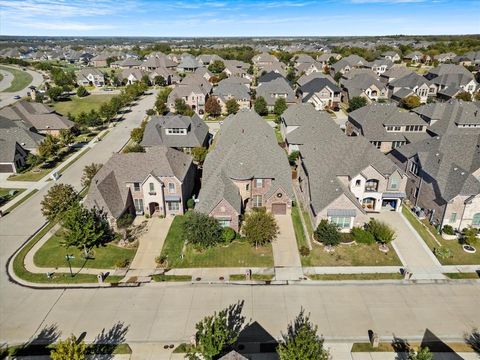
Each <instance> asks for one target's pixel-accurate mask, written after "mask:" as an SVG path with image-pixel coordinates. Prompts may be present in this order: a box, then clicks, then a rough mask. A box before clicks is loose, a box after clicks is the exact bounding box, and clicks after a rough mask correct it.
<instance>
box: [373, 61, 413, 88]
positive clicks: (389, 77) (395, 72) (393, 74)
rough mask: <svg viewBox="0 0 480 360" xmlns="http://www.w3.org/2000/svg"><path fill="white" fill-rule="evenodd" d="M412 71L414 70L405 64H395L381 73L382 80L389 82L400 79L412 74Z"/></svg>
mask: <svg viewBox="0 0 480 360" xmlns="http://www.w3.org/2000/svg"><path fill="white" fill-rule="evenodd" d="M412 72H413V71H412V70H410V69H409V68H407V67H406V66H405V65H401V64H395V65H393V66H392V67H391V68H390V69H388V70H387V71H385V72H384V73H383V74H381V75H380V81H381V82H383V83H386V84H387V83H389V82H391V81H393V80H395V79H399V78H402V77H404V76H406V75H408V74H411V73H412Z"/></svg>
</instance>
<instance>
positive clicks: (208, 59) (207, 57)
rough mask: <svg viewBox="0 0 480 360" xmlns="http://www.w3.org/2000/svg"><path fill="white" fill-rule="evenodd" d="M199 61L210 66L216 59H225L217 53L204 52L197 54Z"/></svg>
mask: <svg viewBox="0 0 480 360" xmlns="http://www.w3.org/2000/svg"><path fill="white" fill-rule="evenodd" d="M197 61H198V62H199V63H200V64H202V65H203V66H208V65H210V64H211V63H213V62H214V61H222V62H223V59H222V58H221V57H220V56H218V55H217V54H203V55H198V56H197Z"/></svg>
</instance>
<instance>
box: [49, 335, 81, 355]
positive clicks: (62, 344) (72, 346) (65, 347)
mask: <svg viewBox="0 0 480 360" xmlns="http://www.w3.org/2000/svg"><path fill="white" fill-rule="evenodd" d="M86 350H87V347H86V345H85V342H84V341H78V339H77V338H76V337H75V335H71V336H70V337H69V338H67V339H65V340H64V341H59V342H58V344H57V345H56V346H55V348H54V349H53V350H52V351H51V352H50V358H51V359H52V360H84V359H85V354H86Z"/></svg>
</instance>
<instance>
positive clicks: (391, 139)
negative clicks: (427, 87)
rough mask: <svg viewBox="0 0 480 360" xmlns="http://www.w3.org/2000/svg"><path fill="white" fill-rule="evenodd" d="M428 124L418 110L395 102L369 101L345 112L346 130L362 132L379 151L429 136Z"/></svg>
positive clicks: (350, 132)
mask: <svg viewBox="0 0 480 360" xmlns="http://www.w3.org/2000/svg"><path fill="white" fill-rule="evenodd" d="M427 127H428V124H427V123H426V122H425V121H424V120H423V119H422V118H421V117H420V116H418V115H417V114H415V113H412V112H408V111H405V110H403V109H400V108H398V107H397V106H396V105H395V104H371V105H367V106H364V107H362V108H360V109H357V110H355V111H352V112H351V113H349V114H348V121H347V124H346V134H347V135H349V136H364V137H365V138H366V139H367V140H368V141H369V142H370V143H372V144H373V145H374V146H375V147H376V148H377V149H379V150H380V151H382V152H384V153H387V152H389V151H391V150H393V149H395V148H397V147H400V146H403V145H405V144H408V143H411V142H415V141H418V140H421V139H424V138H428V137H430V135H429V134H428V133H427Z"/></svg>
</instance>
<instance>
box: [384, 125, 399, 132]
mask: <svg viewBox="0 0 480 360" xmlns="http://www.w3.org/2000/svg"><path fill="white" fill-rule="evenodd" d="M385 129H386V130H387V131H389V132H390V131H400V126H398V125H387V126H386V127H385Z"/></svg>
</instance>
